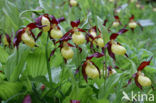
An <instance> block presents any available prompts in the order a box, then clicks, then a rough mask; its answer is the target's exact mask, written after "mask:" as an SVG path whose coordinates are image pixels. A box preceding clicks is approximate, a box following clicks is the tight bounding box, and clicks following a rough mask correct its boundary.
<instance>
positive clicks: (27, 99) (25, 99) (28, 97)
mask: <svg viewBox="0 0 156 103" xmlns="http://www.w3.org/2000/svg"><path fill="white" fill-rule="evenodd" d="M22 103H32V101H31V97H30V95H26V96H25V97H24V100H23V102H22Z"/></svg>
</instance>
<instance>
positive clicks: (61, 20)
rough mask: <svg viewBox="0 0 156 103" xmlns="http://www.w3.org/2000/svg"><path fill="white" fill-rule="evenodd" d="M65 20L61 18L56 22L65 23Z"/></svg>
mask: <svg viewBox="0 0 156 103" xmlns="http://www.w3.org/2000/svg"><path fill="white" fill-rule="evenodd" d="M65 20H66V19H65V18H64V17H61V18H59V19H57V21H58V22H59V23H61V22H63V21H65Z"/></svg>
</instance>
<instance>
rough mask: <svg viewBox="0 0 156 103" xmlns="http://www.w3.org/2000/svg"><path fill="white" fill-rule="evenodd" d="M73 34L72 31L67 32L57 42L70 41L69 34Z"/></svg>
mask: <svg viewBox="0 0 156 103" xmlns="http://www.w3.org/2000/svg"><path fill="white" fill-rule="evenodd" d="M72 32H73V29H71V30H69V31H68V32H67V33H65V34H64V35H63V37H62V38H61V39H60V40H59V41H68V40H70V39H71V36H70V35H69V34H71V33H72Z"/></svg>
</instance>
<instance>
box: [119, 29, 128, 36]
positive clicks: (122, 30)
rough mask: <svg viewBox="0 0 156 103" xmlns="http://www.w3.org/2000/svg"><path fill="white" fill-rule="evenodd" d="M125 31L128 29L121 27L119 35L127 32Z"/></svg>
mask: <svg viewBox="0 0 156 103" xmlns="http://www.w3.org/2000/svg"><path fill="white" fill-rule="evenodd" d="M127 31H128V29H125V28H122V29H120V30H119V32H118V34H119V35H120V34H123V33H125V32H127Z"/></svg>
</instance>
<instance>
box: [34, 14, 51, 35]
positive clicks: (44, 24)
mask: <svg viewBox="0 0 156 103" xmlns="http://www.w3.org/2000/svg"><path fill="white" fill-rule="evenodd" d="M35 24H36V25H38V26H41V27H40V29H42V31H44V32H48V31H49V30H50V15H48V14H44V15H41V16H39V17H38V18H36V20H35Z"/></svg>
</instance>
